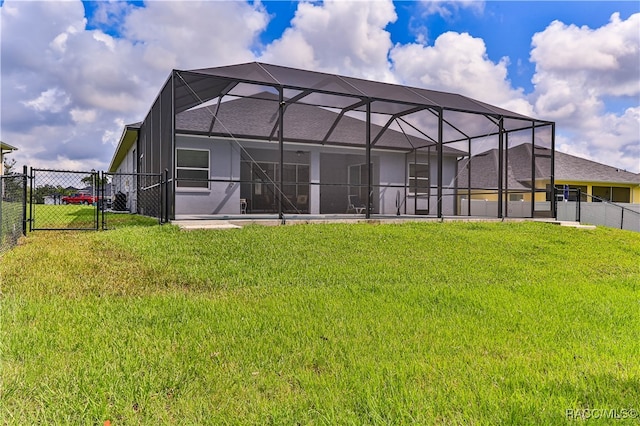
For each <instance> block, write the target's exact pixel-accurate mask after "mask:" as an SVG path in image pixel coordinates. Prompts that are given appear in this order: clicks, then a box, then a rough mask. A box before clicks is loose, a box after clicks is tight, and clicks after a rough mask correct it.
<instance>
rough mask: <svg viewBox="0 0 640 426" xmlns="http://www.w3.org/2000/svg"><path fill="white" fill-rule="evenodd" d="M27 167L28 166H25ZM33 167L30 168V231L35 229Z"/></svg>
mask: <svg viewBox="0 0 640 426" xmlns="http://www.w3.org/2000/svg"><path fill="white" fill-rule="evenodd" d="M25 168H26V166H25ZM33 181H34V179H33V167H31V169H30V170H29V184H30V185H31V191H29V232H31V231H33V219H34V218H33Z"/></svg>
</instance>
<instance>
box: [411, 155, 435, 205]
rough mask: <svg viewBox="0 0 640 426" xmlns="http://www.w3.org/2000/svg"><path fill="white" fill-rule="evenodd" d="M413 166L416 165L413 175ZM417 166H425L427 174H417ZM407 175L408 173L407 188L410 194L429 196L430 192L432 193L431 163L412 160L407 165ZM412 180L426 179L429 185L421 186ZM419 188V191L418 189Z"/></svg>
mask: <svg viewBox="0 0 640 426" xmlns="http://www.w3.org/2000/svg"><path fill="white" fill-rule="evenodd" d="M411 166H414V167H413V169H414V175H413V176H412V175H411ZM415 166H425V167H426V168H427V170H426V172H427V176H415V171H416V168H417V167H415ZM407 175H408V179H407V189H408V192H409V195H410V196H413V197H415V196H418V197H424V196H427V197H428V196H429V194H430V193H431V165H430V164H429V163H421V162H416V161H411V162H409V165H408V167H407ZM412 180H416V182H420V181H426V182H427V186H419V185H412V184H411V181H412ZM421 189H423V190H425V191H426V192H422V191H420V190H421ZM416 190H417V191H416Z"/></svg>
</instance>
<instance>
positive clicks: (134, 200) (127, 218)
mask: <svg viewBox="0 0 640 426" xmlns="http://www.w3.org/2000/svg"><path fill="white" fill-rule="evenodd" d="M101 182H102V192H101V196H102V197H103V200H104V203H103V205H102V209H101V212H102V228H103V229H115V228H120V227H123V226H130V225H133V224H135V225H145V224H148V225H157V224H158V223H162V222H163V221H164V217H165V214H164V213H165V209H166V203H165V199H166V185H165V182H164V181H163V179H162V175H160V174H152V173H147V174H145V173H103V174H102V178H101Z"/></svg>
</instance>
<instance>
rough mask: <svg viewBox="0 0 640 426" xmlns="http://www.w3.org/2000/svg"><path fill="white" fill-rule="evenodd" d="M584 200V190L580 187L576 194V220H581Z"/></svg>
mask: <svg viewBox="0 0 640 426" xmlns="http://www.w3.org/2000/svg"><path fill="white" fill-rule="evenodd" d="M581 202H582V191H581V190H580V188H578V189H577V195H576V222H580V213H581V212H580V207H581V206H580V203H581Z"/></svg>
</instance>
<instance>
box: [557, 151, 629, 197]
mask: <svg viewBox="0 0 640 426" xmlns="http://www.w3.org/2000/svg"><path fill="white" fill-rule="evenodd" d="M555 164H556V167H555V177H556V179H555V186H556V188H557V189H564V186H568V187H569V189H570V190H578V189H579V190H580V192H581V193H582V194H584V195H583V196H582V201H587V202H591V201H600V200H604V201H611V202H614V203H629V204H640V174H636V173H631V172H628V171H626V170H622V169H619V168H617V167H612V166H607V165H606V164H601V163H597V162H595V161H591V160H587V159H584V158H580V157H576V156H573V155H569V154H565V153H563V152H556V162H555ZM575 193H576V192H574V191H570V192H569V197H575V195H574V194H575Z"/></svg>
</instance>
